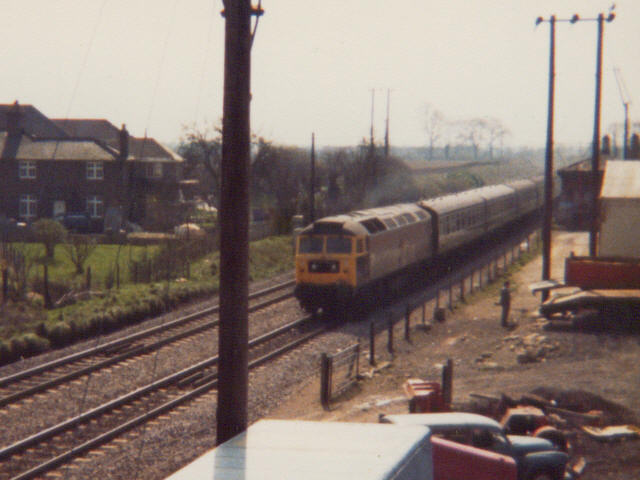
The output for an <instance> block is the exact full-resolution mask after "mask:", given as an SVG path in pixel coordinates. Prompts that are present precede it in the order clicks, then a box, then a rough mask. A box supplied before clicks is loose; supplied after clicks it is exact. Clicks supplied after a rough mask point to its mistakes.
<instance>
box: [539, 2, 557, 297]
mask: <svg viewBox="0 0 640 480" xmlns="http://www.w3.org/2000/svg"><path fill="white" fill-rule="evenodd" d="M549 27H550V29H549V94H548V108H547V147H546V155H545V168H544V225H543V228H542V279H543V280H549V279H550V278H551V224H552V220H553V99H554V92H555V88H554V85H555V77H556V56H555V52H556V17H555V15H551V18H550V19H549ZM548 295H549V292H548V290H545V291H544V293H543V294H542V299H543V300H547V298H548Z"/></svg>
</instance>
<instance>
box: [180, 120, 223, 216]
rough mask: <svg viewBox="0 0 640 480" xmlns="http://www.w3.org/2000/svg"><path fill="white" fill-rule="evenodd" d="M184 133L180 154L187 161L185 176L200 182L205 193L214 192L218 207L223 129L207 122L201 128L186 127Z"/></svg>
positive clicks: (216, 124)
mask: <svg viewBox="0 0 640 480" xmlns="http://www.w3.org/2000/svg"><path fill="white" fill-rule="evenodd" d="M183 131H184V136H183V138H182V139H181V142H180V146H179V147H178V153H179V154H180V155H181V156H182V157H184V158H185V160H186V161H187V165H186V172H185V174H186V175H189V176H192V177H194V178H197V179H198V180H200V182H201V185H202V187H203V190H202V191H203V192H206V193H211V192H213V198H214V202H213V203H214V204H215V205H218V204H219V195H220V162H221V160H222V127H221V126H220V124H219V123H215V124H214V123H210V122H207V123H205V125H204V127H201V128H200V127H198V126H197V125H195V124H193V125H190V126H185V127H183ZM203 174H204V175H203ZM205 177H208V179H207V178H205Z"/></svg>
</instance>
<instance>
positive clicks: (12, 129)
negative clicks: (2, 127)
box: [7, 100, 22, 136]
mask: <svg viewBox="0 0 640 480" xmlns="http://www.w3.org/2000/svg"><path fill="white" fill-rule="evenodd" d="M21 116H22V114H21V113H20V105H19V104H18V101H17V100H16V101H15V103H14V104H13V105H12V106H11V108H9V110H8V111H7V133H8V134H9V136H16V135H20V134H22V129H21V128H20V117H21Z"/></svg>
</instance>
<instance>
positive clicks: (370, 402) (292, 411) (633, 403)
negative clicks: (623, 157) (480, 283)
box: [270, 231, 640, 480]
mask: <svg viewBox="0 0 640 480" xmlns="http://www.w3.org/2000/svg"><path fill="white" fill-rule="evenodd" d="M570 252H574V253H575V254H576V255H586V254H587V253H588V235H587V234H586V233H569V232H561V231H558V232H554V237H553V247H552V278H555V279H557V280H562V279H563V275H564V258H566V257H567V256H568V255H569V254H570ZM541 265H542V260H541V258H540V257H537V258H536V259H535V260H533V261H531V262H530V263H528V264H527V265H525V266H524V267H523V268H521V269H520V270H519V271H517V272H516V273H514V274H513V275H512V276H511V278H510V280H511V287H512V289H513V301H512V310H511V316H510V321H511V322H512V326H511V327H510V328H506V329H505V328H502V327H501V326H500V307H498V306H496V302H497V300H498V295H499V293H498V292H499V288H500V286H501V283H500V282H496V283H495V284H493V285H492V286H490V287H487V288H486V289H485V290H483V291H480V292H477V293H475V294H473V295H472V296H471V297H467V299H466V302H465V303H463V304H461V305H459V306H457V307H456V309H455V310H454V311H453V312H447V318H446V321H445V322H443V323H434V324H433V325H432V326H431V328H430V329H428V330H427V329H421V328H418V327H414V330H413V331H412V337H411V342H410V343H409V342H406V341H404V340H403V339H402V337H401V335H398V339H397V340H396V348H395V353H394V356H393V358H392V359H390V362H389V363H388V365H386V368H380V369H376V370H373V369H371V370H370V369H369V368H370V367H369V365H368V362H367V359H366V357H364V356H363V360H362V361H361V373H362V372H363V371H364V373H365V375H364V379H363V380H361V381H360V382H359V383H358V385H356V386H355V387H353V388H352V389H351V390H350V391H349V392H348V393H347V394H345V395H344V396H343V397H342V398H339V399H337V400H336V401H335V402H334V403H333V404H332V407H331V409H330V410H329V411H327V410H324V409H323V408H322V406H321V405H320V402H319V379H317V378H316V379H314V380H312V381H310V382H308V383H307V384H305V385H301V386H300V388H299V390H298V391H297V392H295V393H294V394H293V395H291V396H290V397H289V398H288V400H287V401H286V402H284V403H283V404H281V405H280V406H279V408H278V409H277V410H275V411H273V412H272V413H271V415H270V417H272V418H295V419H305V420H322V421H349V422H376V421H377V418H378V415H379V414H380V413H404V412H407V400H406V398H405V397H404V393H403V388H402V386H403V383H404V382H405V381H406V379H408V378H422V379H427V380H440V375H441V366H442V365H443V364H444V363H445V362H446V360H447V359H452V360H453V364H454V371H453V401H454V405H458V406H461V405H463V404H464V405H467V406H468V404H469V402H470V401H471V400H472V398H474V397H472V396H471V394H472V393H479V394H484V395H491V396H497V397H499V396H500V395H501V394H503V393H504V394H507V395H509V396H510V397H512V398H516V399H517V398H520V396H521V395H522V394H525V393H532V392H535V393H538V394H541V395H544V396H545V397H546V398H548V399H550V400H554V401H556V402H557V405H558V406H560V407H565V408H570V409H572V410H575V411H580V412H585V413H586V412H588V411H593V410H600V411H602V412H603V422H604V423H605V424H607V425H620V424H636V425H639V424H640V423H639V422H640V421H639V420H638V419H640V403H638V401H637V398H638V397H639V395H640V362H638V359H639V358H640V336H639V334H638V330H636V331H635V332H634V331H629V329H621V328H618V326H616V325H614V324H610V323H608V324H606V325H603V328H597V329H593V328H590V329H585V328H564V329H550V328H548V325H547V321H546V320H545V319H543V318H541V317H540V316H539V315H538V314H537V308H538V306H539V303H540V296H539V295H538V296H534V295H533V294H532V293H531V292H530V290H529V287H528V286H529V284H531V283H533V282H536V281H539V280H540V276H541V273H540V272H541ZM380 364H381V363H379V365H380ZM566 431H567V434H568V437H569V438H570V441H571V445H572V455H573V457H574V458H577V457H578V456H584V457H585V459H586V461H587V469H586V471H585V473H584V475H583V477H582V478H584V479H587V480H588V479H596V478H598V479H608V478H611V479H637V478H640V440H628V441H617V442H598V441H596V440H594V439H592V438H591V437H588V436H587V435H585V434H584V432H583V431H582V430H581V429H579V428H567V430H566Z"/></svg>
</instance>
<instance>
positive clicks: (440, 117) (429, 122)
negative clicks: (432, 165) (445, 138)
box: [425, 104, 446, 160]
mask: <svg viewBox="0 0 640 480" xmlns="http://www.w3.org/2000/svg"><path fill="white" fill-rule="evenodd" d="M425 114H426V122H425V130H426V132H427V137H428V139H429V160H433V149H434V147H435V144H436V142H437V141H438V140H440V137H441V135H442V130H443V128H444V126H445V123H446V120H445V117H444V114H443V113H442V112H441V111H440V110H436V109H435V108H433V106H431V105H429V104H427V106H426V107H425Z"/></svg>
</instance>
